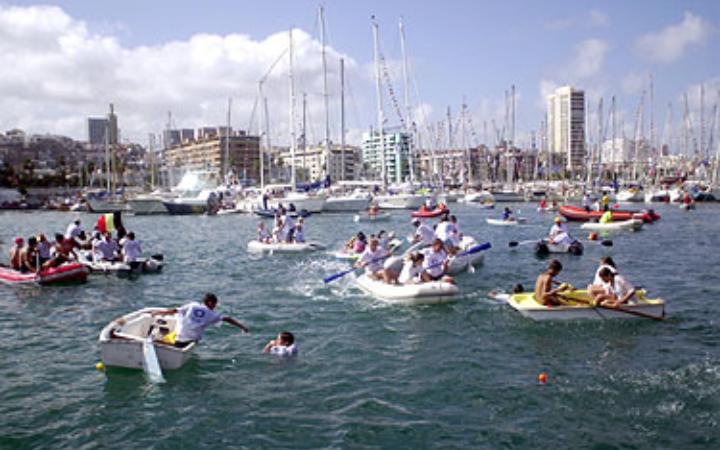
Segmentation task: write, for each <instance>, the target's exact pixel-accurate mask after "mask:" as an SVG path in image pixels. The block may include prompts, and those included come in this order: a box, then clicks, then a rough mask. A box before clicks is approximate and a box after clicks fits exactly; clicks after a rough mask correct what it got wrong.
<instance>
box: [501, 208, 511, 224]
mask: <svg viewBox="0 0 720 450" xmlns="http://www.w3.org/2000/svg"><path fill="white" fill-rule="evenodd" d="M502 218H503V220H504V221H508V220H513V216H512V211H510V208H505V210H504V211H503V215H502Z"/></svg>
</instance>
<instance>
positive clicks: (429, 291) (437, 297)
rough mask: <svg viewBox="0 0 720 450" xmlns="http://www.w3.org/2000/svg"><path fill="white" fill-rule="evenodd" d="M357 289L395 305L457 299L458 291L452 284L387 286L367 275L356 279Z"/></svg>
mask: <svg viewBox="0 0 720 450" xmlns="http://www.w3.org/2000/svg"><path fill="white" fill-rule="evenodd" d="M357 285H358V287H359V288H360V289H361V290H363V291H365V292H366V293H368V294H370V295H372V296H373V297H375V298H377V299H378V300H380V301H383V302H385V303H390V304H395V305H408V306H412V305H430V304H436V303H446V302H451V301H454V300H456V299H457V297H458V296H459V295H460V289H458V287H457V286H456V285H454V284H452V283H445V282H443V281H432V282H429V283H419V284H387V283H385V282H383V281H379V280H373V279H372V278H370V277H369V276H367V274H363V275H361V276H359V277H358V279H357Z"/></svg>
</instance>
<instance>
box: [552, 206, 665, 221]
mask: <svg viewBox="0 0 720 450" xmlns="http://www.w3.org/2000/svg"><path fill="white" fill-rule="evenodd" d="M611 211H612V220H613V222H619V221H623V220H630V219H642V221H643V222H645V223H652V222H654V221H656V220H659V219H660V215H659V214H657V213H656V212H655V211H653V210H648V211H628V210H619V209H612V210H611ZM560 214H561V215H562V216H563V217H565V218H566V219H567V220H574V221H578V222H588V221H590V220H600V218H601V217H602V215H603V214H605V211H586V210H585V208H580V207H578V206H569V205H563V206H561V207H560Z"/></svg>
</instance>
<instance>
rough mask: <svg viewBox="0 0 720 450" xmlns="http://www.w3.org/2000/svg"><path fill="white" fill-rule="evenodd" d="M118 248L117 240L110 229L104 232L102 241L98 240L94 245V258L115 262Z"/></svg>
mask: <svg viewBox="0 0 720 450" xmlns="http://www.w3.org/2000/svg"><path fill="white" fill-rule="evenodd" d="M117 250H118V245H117V242H115V241H114V240H113V238H112V235H111V234H110V232H109V231H106V232H105V234H103V238H102V240H101V241H100V242H96V243H95V244H94V245H93V249H92V252H93V258H94V260H95V261H108V262H113V261H115V260H116V259H117V258H116V252H117Z"/></svg>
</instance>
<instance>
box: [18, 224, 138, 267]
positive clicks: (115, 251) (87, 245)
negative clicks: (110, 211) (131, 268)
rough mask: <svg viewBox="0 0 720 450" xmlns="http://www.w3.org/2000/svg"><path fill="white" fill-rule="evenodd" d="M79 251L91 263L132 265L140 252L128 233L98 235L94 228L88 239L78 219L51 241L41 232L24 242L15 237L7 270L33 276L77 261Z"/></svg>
mask: <svg viewBox="0 0 720 450" xmlns="http://www.w3.org/2000/svg"><path fill="white" fill-rule="evenodd" d="M79 251H88V252H89V254H90V255H91V256H90V259H92V260H93V261H123V262H125V263H134V262H135V261H137V259H138V258H139V257H140V255H141V253H142V249H141V247H140V243H139V242H138V241H137V240H135V233H133V232H132V231H131V232H129V233H127V232H126V230H125V229H124V228H122V227H119V228H118V229H117V235H116V236H115V237H113V236H112V234H111V233H110V232H105V233H101V232H100V231H99V230H97V227H96V229H95V231H94V232H93V235H92V236H91V237H88V235H87V233H86V232H85V230H83V229H82V227H81V221H80V219H75V220H74V221H73V222H71V223H70V224H69V225H68V227H67V229H66V231H65V234H62V233H56V234H55V235H54V240H53V241H52V242H51V241H50V240H49V239H47V237H46V236H45V235H44V234H42V233H40V234H38V235H37V236H31V237H29V238H28V239H27V241H25V239H23V238H22V237H17V238H15V245H13V246H12V247H11V248H10V255H9V256H10V267H11V268H12V269H14V270H17V271H20V272H24V273H29V272H34V273H37V272H40V271H42V270H45V269H49V268H52V267H58V266H60V265H62V264H64V263H66V262H70V261H78V260H79V259H80V258H79V257H78V252H79Z"/></svg>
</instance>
